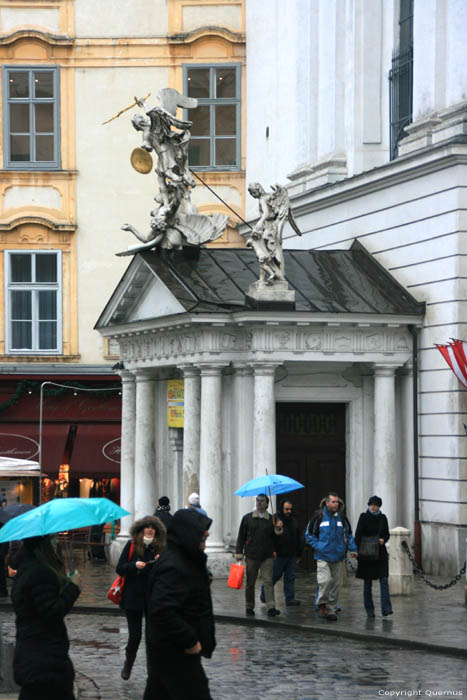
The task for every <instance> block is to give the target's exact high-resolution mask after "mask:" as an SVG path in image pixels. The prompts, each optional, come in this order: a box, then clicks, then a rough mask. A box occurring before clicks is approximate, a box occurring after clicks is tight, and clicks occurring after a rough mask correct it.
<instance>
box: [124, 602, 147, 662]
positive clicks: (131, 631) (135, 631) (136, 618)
mask: <svg viewBox="0 0 467 700" xmlns="http://www.w3.org/2000/svg"><path fill="white" fill-rule="evenodd" d="M125 614H126V621H127V624H128V644H127V645H126V653H127V655H128V656H129V657H130V658H134V657H135V656H136V654H137V652H138V648H139V645H140V642H141V636H142V632H143V611H142V610H125Z"/></svg>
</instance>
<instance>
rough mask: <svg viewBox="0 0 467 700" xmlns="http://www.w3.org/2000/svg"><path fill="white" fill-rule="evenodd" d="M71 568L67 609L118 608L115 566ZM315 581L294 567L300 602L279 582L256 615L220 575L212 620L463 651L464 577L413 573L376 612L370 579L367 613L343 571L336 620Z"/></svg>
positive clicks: (466, 627) (1, 602) (466, 620)
mask: <svg viewBox="0 0 467 700" xmlns="http://www.w3.org/2000/svg"><path fill="white" fill-rule="evenodd" d="M76 565H77V568H79V569H80V571H81V574H82V579H81V588H82V592H81V595H80V597H79V599H78V601H77V604H76V605H75V606H74V608H73V613H72V614H77V613H82V614H96V613H99V612H104V611H105V612H106V613H109V612H110V613H113V614H116V615H118V614H121V611H120V610H119V608H118V607H117V606H116V605H114V604H113V603H111V602H110V601H109V600H107V597H106V593H107V591H108V589H109V587H110V584H111V583H112V581H113V579H114V578H115V572H114V571H113V569H112V568H111V567H110V565H109V564H107V563H106V562H98V561H83V560H82V559H81V558H80V557H79V556H78V557H77V561H76ZM429 579H430V580H431V581H433V582H434V583H438V584H441V583H446V582H447V581H446V580H444V579H440V578H439V577H429ZM315 586H316V577H315V575H314V574H308V573H299V574H298V576H297V582H296V597H297V599H298V600H300V601H301V602H302V604H301V606H300V607H290V608H287V607H285V604H284V599H283V595H282V585H281V582H279V584H277V585H276V606H277V607H278V608H279V609H280V610H281V613H282V614H281V615H280V616H278V617H275V618H272V619H270V618H268V617H267V615H266V609H265V607H264V606H263V605H262V604H261V603H259V601H258V603H257V605H256V617H254V618H251V617H248V618H247V617H246V616H245V602H244V591H243V590H240V591H236V590H232V589H230V588H228V587H227V582H226V581H225V580H215V581H213V584H212V597H213V604H214V612H215V615H216V619H217V621H218V622H222V621H224V622H233V623H236V624H246V625H253V626H254V625H256V626H262V625H266V626H270V625H275V626H278V627H279V628H280V627H284V626H285V627H287V628H288V629H299V630H302V631H309V632H310V633H311V632H320V633H321V634H329V635H339V636H341V637H347V638H351V639H360V640H368V639H374V640H378V641H380V642H383V643H386V644H394V645H398V646H405V647H407V646H408V647H412V648H418V649H423V650H427V651H438V652H444V653H449V654H456V655H462V656H467V607H466V606H465V604H464V587H465V581H464V580H461V581H459V582H458V583H457V584H456V585H455V586H452V587H451V588H449V589H447V590H445V591H435V590H433V589H432V588H430V587H429V586H427V585H426V584H425V583H423V582H422V581H420V580H419V579H418V578H416V579H415V586H414V595H413V596H410V597H406V596H396V597H393V598H392V604H393V610H394V614H393V615H392V616H390V617H382V616H381V613H380V612H379V610H378V603H379V586H378V585H377V582H375V583H374V600H375V608H376V617H375V618H374V619H371V620H370V619H368V618H367V617H366V614H365V611H364V608H363V582H362V581H360V580H357V579H355V577H354V575H353V574H352V573H349V575H348V578H347V584H346V585H345V586H343V587H342V588H341V593H340V605H341V607H342V612H341V613H340V614H339V619H338V621H337V622H330V621H327V620H325V619H320V618H318V616H317V614H316V613H315V611H314V605H313V599H314V591H315ZM4 606H7V607H10V606H11V602H10V599H9V598H6V599H3V598H2V599H0V610H1V609H2V608H3V607H4ZM2 697H3V696H2Z"/></svg>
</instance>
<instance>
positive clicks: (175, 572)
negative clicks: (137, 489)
mask: <svg viewBox="0 0 467 700" xmlns="http://www.w3.org/2000/svg"><path fill="white" fill-rule="evenodd" d="M211 522H212V521H211V520H210V519H209V518H208V517H206V516H205V515H203V514H202V513H199V512H197V511H194V510H191V509H189V508H186V509H182V510H178V511H177V512H176V513H175V514H174V516H173V518H172V521H171V523H170V526H169V530H168V533H167V548H166V549H165V550H164V551H163V552H162V554H161V556H160V558H159V560H158V561H157V563H156V564H154V566H153V567H152V569H151V572H150V574H149V587H148V619H147V625H146V641H147V649H148V658H149V676H148V681H147V685H146V691H145V693H144V700H158V699H159V698H164V700H211V695H210V692H209V684H208V679H207V677H206V674H205V673H204V669H203V666H202V664H201V656H205V657H207V658H210V657H211V655H212V653H213V651H214V648H215V646H216V640H215V636H214V617H213V613H212V603H211V593H210V579H209V574H208V571H207V568H206V555H205V553H204V549H205V546H206V538H207V537H208V534H209V533H208V530H209V527H210V525H211Z"/></svg>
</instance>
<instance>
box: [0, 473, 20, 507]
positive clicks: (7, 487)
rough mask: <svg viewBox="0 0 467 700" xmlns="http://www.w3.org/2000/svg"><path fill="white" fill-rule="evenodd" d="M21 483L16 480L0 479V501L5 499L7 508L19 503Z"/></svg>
mask: <svg viewBox="0 0 467 700" xmlns="http://www.w3.org/2000/svg"><path fill="white" fill-rule="evenodd" d="M20 483H21V482H19V481H16V480H13V479H12V480H9V479H1V480H0V499H3V498H6V500H7V504H8V505H9V506H12V505H14V504H15V503H19V502H20V495H19V493H20V489H19V485H20Z"/></svg>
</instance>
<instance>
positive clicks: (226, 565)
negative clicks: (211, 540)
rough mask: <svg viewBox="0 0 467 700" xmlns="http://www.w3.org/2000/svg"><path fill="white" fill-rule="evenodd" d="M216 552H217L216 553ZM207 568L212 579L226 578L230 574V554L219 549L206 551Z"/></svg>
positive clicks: (232, 560) (231, 559)
mask: <svg viewBox="0 0 467 700" xmlns="http://www.w3.org/2000/svg"><path fill="white" fill-rule="evenodd" d="M216 550H217V551H216ZM206 554H207V555H208V561H207V566H208V568H209V569H210V571H211V573H212V575H213V577H214V578H227V577H228V575H229V572H230V565H231V564H233V562H234V559H233V558H232V552H226V551H225V550H224V551H221V550H220V548H219V549H218V548H213V549H212V550H208V549H207V548H206Z"/></svg>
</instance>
